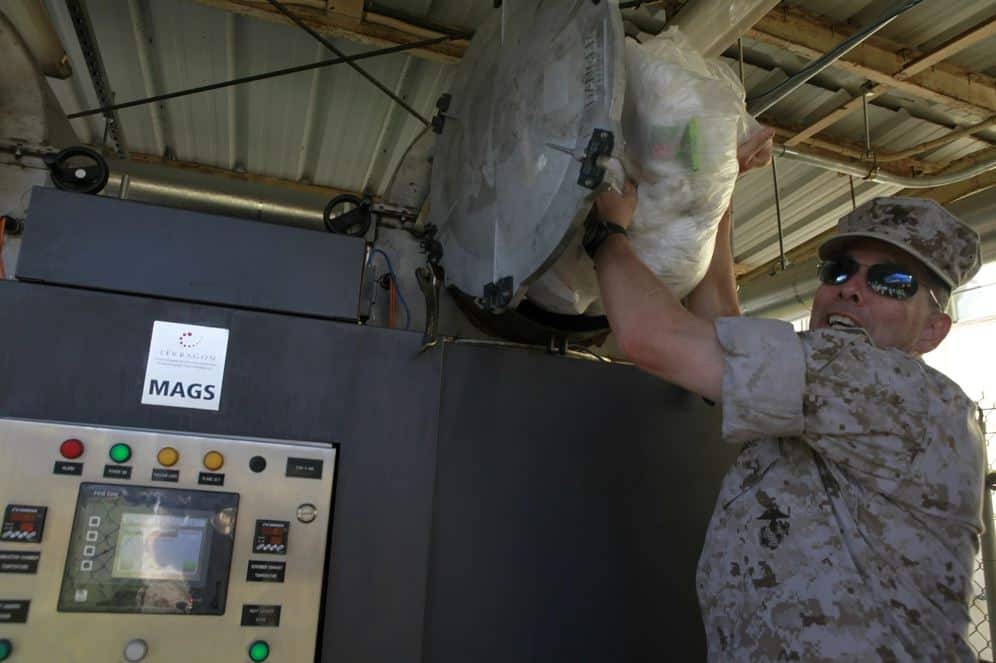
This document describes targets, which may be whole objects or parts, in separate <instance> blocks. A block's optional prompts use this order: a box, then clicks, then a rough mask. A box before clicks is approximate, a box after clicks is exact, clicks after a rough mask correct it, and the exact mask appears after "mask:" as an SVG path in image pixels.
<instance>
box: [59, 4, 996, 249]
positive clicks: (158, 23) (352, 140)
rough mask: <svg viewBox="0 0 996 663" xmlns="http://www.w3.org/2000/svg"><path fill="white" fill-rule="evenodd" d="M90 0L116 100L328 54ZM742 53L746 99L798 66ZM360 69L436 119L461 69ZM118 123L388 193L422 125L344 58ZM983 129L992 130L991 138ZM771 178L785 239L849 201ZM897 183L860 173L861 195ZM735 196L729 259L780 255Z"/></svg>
mask: <svg viewBox="0 0 996 663" xmlns="http://www.w3.org/2000/svg"><path fill="white" fill-rule="evenodd" d="M891 2H892V0H873V1H868V0H843V1H840V2H834V3H826V2H821V1H819V0H805V1H804V2H795V3H792V4H795V5H798V6H800V7H802V8H803V9H806V10H807V11H809V12H811V13H814V14H820V15H823V16H825V17H827V18H828V19H830V20H833V21H835V22H839V23H844V22H848V21H850V22H851V23H852V24H856V25H860V24H862V23H864V22H866V21H869V20H870V19H871V18H873V17H874V16H877V15H878V13H880V12H881V11H882V10H883V9H884V8H885V7H886V6H887V5H889V4H891ZM45 4H46V6H47V7H48V9H49V11H50V13H51V14H52V17H53V19H54V22H55V24H56V26H57V30H58V32H59V35H60V37H61V39H62V42H63V44H64V45H65V46H66V48H67V50H68V52H69V55H70V58H71V59H72V63H73V68H74V71H76V72H77V75H76V76H74V77H72V79H70V80H69V81H54V80H53V81H52V84H53V88H54V89H55V90H56V94H57V96H58V97H59V99H60V101H61V103H62V104H63V107H64V108H65V110H66V111H67V112H73V111H77V110H80V109H83V108H91V107H95V106H97V105H98V104H97V98H96V95H95V94H94V92H93V89H92V86H91V84H90V82H89V79H88V78H87V76H86V74H85V72H86V67H85V65H84V61H83V58H82V54H81V52H80V49H79V46H78V43H77V40H76V37H75V34H74V33H73V30H72V27H71V23H70V22H69V19H68V16H67V13H66V9H65V5H64V3H63V2H61V1H60V0H45ZM375 4H376V6H377V7H378V8H383V9H384V11H385V12H388V11H390V12H400V13H403V14H405V15H408V16H413V17H420V18H424V19H425V20H428V21H431V22H433V23H436V24H441V25H449V26H453V27H460V28H467V29H473V28H474V27H476V26H478V25H480V24H481V22H482V21H483V20H484V18H485V17H486V16H487V15H488V13H489V12H492V11H494V9H493V3H492V2H491V0H473V1H470V0H378V1H377V2H376V3H375ZM87 6H88V9H89V12H90V14H91V19H92V22H93V25H94V29H95V31H96V35H97V39H98V41H99V44H100V48H101V50H102V53H103V57H104V60H105V65H106V68H107V73H108V77H109V79H110V82H111V85H112V87H113V89H114V91H115V93H116V98H117V99H118V100H119V101H120V100H129V99H133V98H139V97H144V96H147V95H151V94H157V93H162V92H166V91H172V90H177V89H183V88H188V87H193V86H196V85H203V84H206V83H212V82H216V81H221V80H225V79H228V78H232V77H235V76H243V75H247V74H253V73H259V72H264V71H269V70H274V69H279V68H282V67H288V66H293V65H299V64H306V63H309V62H314V61H318V60H322V59H326V58H329V57H330V54H328V53H327V52H326V51H325V49H324V48H323V47H322V46H321V45H319V44H317V43H315V42H314V41H313V40H312V39H311V38H310V37H309V36H308V35H306V34H304V33H303V32H301V31H300V30H298V29H296V28H294V27H291V26H287V25H282V24H277V23H271V22H267V21H262V20H258V19H254V18H249V17H245V16H236V15H234V14H231V13H227V12H224V11H221V10H218V9H213V8H208V7H205V6H204V5H201V4H198V3H197V2H193V1H192V0H88V2H87ZM993 16H996V3H994V2H992V1H991V0H968V1H964V2H958V3H950V2H947V1H946V0H925V2H923V3H922V4H921V5H920V6H918V7H916V8H915V9H913V10H912V11H910V12H909V13H908V14H906V15H904V16H902V17H900V18H899V19H897V20H896V21H894V22H893V23H892V24H891V25H889V26H887V27H886V28H885V30H883V32H882V33H881V34H882V35H883V36H884V37H886V38H888V39H891V40H894V41H899V42H903V43H907V44H909V45H911V46H915V47H920V48H922V49H925V50H929V49H931V48H935V47H936V46H938V45H940V44H941V43H943V42H945V41H946V40H948V39H950V38H951V37H953V36H956V35H958V34H960V33H962V32H964V31H965V30H967V29H968V28H970V27H972V26H974V25H977V24H980V23H982V22H984V21H986V20H989V19H991V18H992V17H993ZM335 44H336V45H337V46H338V47H339V48H340V49H342V50H343V51H345V52H346V53H358V52H361V51H364V50H369V49H371V48H372V47H370V46H364V45H359V44H355V43H352V42H347V41H344V40H341V39H340V40H335ZM748 50H749V51H750V53H751V54H752V57H753V58H754V60H752V61H754V62H755V63H756V64H765V66H764V67H761V66H751V65H748V66H747V67H746V81H747V87H748V89H749V91H750V92H752V93H756V92H760V91H763V90H764V89H766V88H768V87H769V86H770V85H772V84H773V83H774V82H777V80H779V79H783V78H784V77H785V75H786V74H790V73H792V71H795V70H797V69H798V68H799V67H801V66H802V65H803V64H804V62H803V61H802V60H801V59H799V58H797V57H795V56H791V55H789V54H786V53H784V52H780V51H778V50H777V49H774V48H773V47H769V46H764V45H762V44H757V43H754V42H750V41H748ZM951 62H953V63H956V64H959V65H961V66H963V67H968V68H970V69H973V70H975V71H987V72H996V49H994V48H993V40H992V39H990V40H988V41H985V42H982V43H980V44H977V45H976V46H974V47H972V48H969V49H967V50H965V51H963V52H962V53H959V54H958V55H957V56H955V57H953V58H952V59H951ZM361 64H362V66H363V67H364V68H366V69H367V70H368V71H369V72H370V73H371V74H373V75H374V76H376V77H377V78H378V79H379V80H381V81H382V82H383V83H384V84H385V85H386V86H388V87H389V88H391V89H392V90H394V91H395V92H396V93H398V94H399V95H400V96H402V97H403V98H404V99H406V101H408V103H410V104H411V105H412V106H413V107H414V108H415V109H416V110H417V111H418V112H419V113H421V114H422V115H423V116H426V117H429V116H431V114H432V112H433V107H434V103H435V100H436V99H437V98H438V96H439V95H440V94H441V93H442V92H444V91H446V89H447V86H448V84H449V81H450V80H451V77H452V75H453V72H454V66H452V65H445V64H439V63H435V62H430V61H426V60H421V59H416V58H413V57H410V56H408V55H406V54H395V55H390V56H385V57H381V58H377V59H372V60H367V61H364V62H362V63H361ZM863 82H864V81H863V80H862V79H861V78H859V77H857V76H855V75H853V74H849V73H846V72H841V71H839V70H832V71H829V72H827V73H826V74H824V75H821V76H820V77H819V78H817V79H815V80H814V81H813V84H809V85H806V86H804V87H803V88H802V89H800V90H799V91H797V92H796V93H794V94H793V95H792V96H791V97H789V98H788V99H786V100H785V101H783V102H782V103H780V104H779V105H778V106H777V107H776V108H775V109H774V110H773V113H774V115H775V117H777V118H779V120H783V119H784V120H785V122H786V123H790V124H793V125H796V126H798V125H805V124H806V123H807V122H809V121H812V120H815V119H817V118H819V117H821V116H822V115H824V114H825V113H827V112H828V111H829V110H831V109H832V108H833V107H834V106H836V105H837V104H839V103H842V102H843V101H845V100H847V99H848V98H850V96H851V95H852V94H854V92H855V90H857V89H858V88H859V87H860V85H861V84H862V83H863ZM901 107H906V108H908V109H909V110H908V111H904V110H899V109H901ZM897 110H899V112H896V111H897ZM120 117H121V122H122V125H123V130H124V134H125V137H126V140H127V142H128V146H129V148H130V149H131V150H132V151H134V152H142V153H148V154H155V155H160V156H161V155H164V154H167V155H169V156H170V157H173V158H176V159H179V160H182V161H192V162H197V163H202V164H207V165H212V166H219V167H223V168H228V169H232V170H239V171H248V172H252V173H258V174H265V175H272V176H276V177H281V178H285V179H288V180H295V181H304V182H310V183H314V184H320V185H326V186H330V187H334V188H340V189H348V190H370V191H373V192H377V193H380V192H382V191H383V190H384V188H385V187H386V185H387V181H388V178H389V177H390V174H391V172H392V170H393V168H394V166H395V165H396V163H397V162H398V160H399V159H400V157H401V155H402V154H403V152H404V150H405V149H406V148H407V146H408V145H409V143H410V142H411V141H412V140H413V138H414V137H415V136H416V135H417V133H418V132H419V131H420V130H421V129H422V125H421V123H420V122H418V121H417V120H416V119H414V118H413V117H411V116H410V115H409V114H408V113H406V112H405V111H404V110H402V109H401V108H400V107H398V106H397V105H396V104H394V103H393V102H391V101H390V100H389V99H388V98H387V97H386V96H384V95H382V94H381V93H380V92H378V91H377V90H376V89H374V88H373V86H371V85H370V84H369V83H368V82H367V81H365V80H363V79H362V78H361V77H360V76H359V75H358V74H356V73H355V72H353V71H352V70H351V69H349V68H348V67H346V66H343V65H339V66H335V67H328V68H325V69H321V70H315V71H312V72H306V73H300V74H295V75H292V76H287V77H283V78H278V79H272V80H268V81H262V82H257V83H253V84H250V85H245V86H240V87H237V88H229V89H227V90H219V91H215V92H210V93H205V94H200V95H196V96H191V97H186V98H182V99H176V100H171V101H168V102H165V103H163V104H161V105H149V106H144V107H139V108H134V109H128V110H124V111H121V113H120ZM920 118H928V119H930V120H932V121H930V122H928V121H926V120H925V119H920ZM870 124H871V130H872V137H873V144H874V146H875V148H876V149H878V150H887V151H892V150H899V149H903V148H906V147H910V146H912V145H915V144H918V143H920V142H923V141H925V140H930V139H932V138H935V137H937V136H940V135H943V134H944V133H945V132H946V131H947V130H948V129H947V127H950V126H954V124H955V120H954V118H951V117H948V116H947V115H945V113H943V112H942V109H938V108H937V107H936V105H935V104H927V103H925V102H921V101H910V100H908V99H906V98H905V96H904V95H886V96H885V97H883V98H882V99H880V100H877V101H876V105H873V106H872V108H871V111H870ZM74 126H75V127H76V129H77V132H78V133H79V134H80V136H81V138H82V139H84V140H86V141H88V142H92V143H98V144H99V143H100V141H101V136H102V131H103V120H99V121H98V120H95V119H87V120H74ZM863 134H864V122H863V118H862V115H861V113H855V114H852V115H851V116H849V117H848V118H846V119H844V120H843V121H841V122H839V123H837V124H836V125H834V126H833V127H831V128H830V129H829V130H828V131H827V132H826V133H825V134H823V135H821V137H824V138H830V139H839V140H845V139H849V140H851V141H853V142H860V141H861V140H862V139H863ZM986 135H987V136H988V137H989V138H990V139H996V132H989V133H988V134H986ZM985 146H987V143H983V142H980V141H979V140H977V139H974V138H968V139H962V140H959V141H956V142H955V143H952V144H951V145H948V146H946V147H944V148H942V149H940V150H937V151H935V152H934V153H933V154H930V155H927V157H926V158H927V159H928V160H945V159H951V158H957V157H960V156H964V155H967V154H970V153H971V152H973V151H976V150H978V149H979V148H980V147H985ZM778 174H779V184H780V191H781V194H782V216H783V226H784V229H785V233H786V234H785V246H786V249H788V248H791V247H793V246H795V245H797V244H799V243H800V242H802V241H805V240H806V239H809V238H811V237H813V236H815V235H816V234H818V233H819V232H821V231H823V230H825V229H826V228H828V227H830V226H832V225H833V224H834V222H835V220H836V219H837V218H838V217H839V216H840V215H842V214H843V213H845V212H846V211H847V210H848V209H850V206H851V195H850V187H849V182H848V178H847V177H843V176H839V175H835V174H832V173H828V172H826V171H821V170H818V169H815V168H811V167H807V166H803V165H800V164H798V163H796V162H790V161H788V160H781V161H780V162H779V164H778ZM896 190H897V189H896V187H889V186H884V185H876V184H870V183H866V182H855V196H856V198H857V202H858V203H859V204H860V203H861V202H862V201H863V200H865V199H867V198H869V197H872V196H875V195H889V194H891V193H894V192H895V191H896ZM734 202H735V209H736V220H737V230H736V234H735V246H736V252H737V258H738V261H741V262H746V263H748V264H751V265H756V264H760V263H763V262H765V261H766V260H769V259H771V258H773V257H776V256H777V254H778V243H777V234H776V221H775V217H776V215H775V207H774V197H773V190H772V174H771V171H770V170H763V171H760V172H755V173H751V174H749V175H748V176H746V177H744V178H743V179H742V180H741V181H740V183H739V184H738V187H737V190H736V194H735V200H734Z"/></svg>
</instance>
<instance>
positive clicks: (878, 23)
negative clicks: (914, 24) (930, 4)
mask: <svg viewBox="0 0 996 663" xmlns="http://www.w3.org/2000/svg"><path fill="white" fill-rule="evenodd" d="M921 2H923V0H903V1H902V2H900V3H899V4H897V5H894V6H893V7H891V8H890V9H887V10H886V11H885V13H883V14H882V15H881V16H879V17H878V18H877V19H875V20H874V21H872V23H871V24H870V25H868V26H867V27H865V28H863V29H862V30H860V31H859V32H856V33H855V34H854V35H852V36H851V37H850V38H848V39H847V40H845V41H844V42H842V43H841V44H839V45H838V46H837V47H836V48H835V49H833V50H832V51H830V52H829V53H827V54H826V55H824V56H823V57H821V58H818V59H816V60H814V61H813V62H811V63H810V64H809V65H807V66H806V68H805V69H803V70H802V71H800V72H799V73H797V74H795V75H794V76H792V77H791V78H788V79H786V80H784V81H782V82H781V83H780V84H778V85H776V86H775V87H773V88H771V89H770V90H768V91H767V92H764V93H763V94H760V95H757V96H755V97H752V98H751V99H748V100H747V111H748V112H749V113H750V114H751V115H754V116H757V115H760V114H761V113H763V112H764V111H766V110H768V109H769V108H771V107H772V106H774V105H775V104H777V103H778V102H779V101H781V100H782V99H784V98H785V97H787V96H788V95H790V94H792V93H793V92H794V91H795V90H797V89H798V88H799V87H801V86H802V85H803V84H804V83H805V82H806V81H808V80H809V79H810V78H812V77H813V76H816V75H817V74H819V73H820V72H821V71H823V70H824V69H826V68H827V67H829V66H830V65H832V64H833V63H834V62H836V61H837V60H839V59H840V58H842V57H843V56H845V55H847V53H848V52H850V51H851V50H853V49H854V48H855V47H856V46H858V45H860V44H861V42H863V41H865V40H866V39H868V37H871V36H872V35H873V34H875V33H876V32H878V31H879V30H881V29H882V28H884V27H885V26H887V25H888V24H889V23H891V22H892V21H894V20H896V18H898V17H899V16H900V15H902V14H904V13H905V12H907V11H909V10H910V9H912V8H913V7H916V6H917V5H918V4H920V3H921Z"/></svg>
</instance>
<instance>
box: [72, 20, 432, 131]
mask: <svg viewBox="0 0 996 663" xmlns="http://www.w3.org/2000/svg"><path fill="white" fill-rule="evenodd" d="M450 39H451V37H433V38H432V39H425V40H422V41H415V42H412V43H410V44H401V45H399V46H390V47H388V48H378V49H377V50H373V51H366V52H364V53H357V54H356V55H349V56H346V57H341V58H332V59H331V60H321V61H320V62H313V63H311V64H302V65H299V66H297V67H287V68H286V69H277V70H275V71H268V72H266V73H263V74H253V75H251V76H242V77H241V78H233V79H231V80H228V81H221V82H219V83H209V84H208V85H200V86H198V87H191V88H187V89H186V90H177V91H176V92H167V93H166V94H158V95H156V96H154V97H146V98H144V99H135V100H134V101H125V102H122V103H120V104H112V105H110V106H101V107H100V108H91V109H90V110H85V111H79V112H78V113H73V114H71V115H67V116H66V117H67V118H69V119H70V120H72V119H75V118H77V117H86V116H88V115H98V114H100V113H106V112H108V111H115V110H120V109H122V108H132V107H133V106H142V105H145V104H151V103H155V102H157V101H165V100H166V99H176V98H177V97H186V96H188V95H191V94H197V93H199V92H210V91H211V90H217V89H219V88H225V87H231V86H233V85H242V84H244V83H253V82H255V81H262V80H265V79H267V78H276V77H277V76H287V75H288V74H296V73H298V72H301V71H310V70H311V69H318V68H320V67H330V66H332V65H336V64H345V63H348V62H353V61H355V60H365V59H368V58H375V57H378V56H381V55H389V54H391V53H401V52H404V51H410V50H412V49H415V48H422V47H424V46H432V45H433V44H438V43H441V42H444V41H449V40H450Z"/></svg>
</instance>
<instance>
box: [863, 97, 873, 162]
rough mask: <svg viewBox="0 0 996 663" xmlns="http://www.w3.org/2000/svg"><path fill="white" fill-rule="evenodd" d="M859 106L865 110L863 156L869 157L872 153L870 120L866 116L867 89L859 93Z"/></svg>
mask: <svg viewBox="0 0 996 663" xmlns="http://www.w3.org/2000/svg"><path fill="white" fill-rule="evenodd" d="M861 108H862V109H864V112H865V158H866V159H867V158H869V157H871V154H872V136H871V122H870V120H869V118H868V91H867V90H865V91H864V92H862V93H861Z"/></svg>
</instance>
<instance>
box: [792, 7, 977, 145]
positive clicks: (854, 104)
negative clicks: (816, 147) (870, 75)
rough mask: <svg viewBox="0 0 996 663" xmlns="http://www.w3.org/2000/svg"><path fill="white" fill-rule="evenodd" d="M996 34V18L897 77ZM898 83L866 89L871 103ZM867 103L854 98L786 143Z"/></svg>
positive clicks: (898, 74) (815, 131) (798, 140)
mask: <svg viewBox="0 0 996 663" xmlns="http://www.w3.org/2000/svg"><path fill="white" fill-rule="evenodd" d="M994 34H996V17H994V18H992V19H990V20H989V21H986V22H985V23H982V24H980V25H977V26H975V27H973V28H971V29H969V30H967V31H966V32H963V33H962V34H960V35H958V36H957V37H955V38H954V39H951V40H949V41H947V42H945V43H944V44H942V45H941V46H939V47H938V48H936V49H934V50H933V51H931V52H930V53H927V54H925V55H922V56H920V57H919V58H917V59H916V60H913V61H912V62H910V63H909V64H907V65H905V66H904V67H903V68H902V69H901V70H899V71H898V72H896V74H895V75H894V76H893V77H894V78H895V79H896V80H898V81H906V80H909V79H911V78H913V77H914V76H916V75H917V74H919V73H920V72H922V71H925V70H927V69H929V68H930V67H933V66H934V65H936V64H937V63H939V62H941V61H943V60H946V59H947V58H949V57H951V56H952V55H954V54H956V53H958V52H959V51H962V50H964V49H966V48H968V47H970V46H974V45H975V44H977V43H979V42H980V41H982V40H983V39H987V38H989V37H992V36H993V35H994ZM893 87H894V85H893V84H892V83H880V84H878V85H876V86H874V87H873V88H871V89H870V90H868V91H867V92H865V98H866V99H867V100H868V101H869V102H870V101H871V100H872V99H875V98H876V97H879V96H881V95H882V94H884V93H885V92H887V91H889V90H890V89H892V88H893ZM863 105H864V104H863V103H862V101H861V96H860V95H859V96H857V97H854V98H853V99H851V100H850V101H847V102H846V103H844V104H843V105H841V106H840V107H838V108H837V109H835V110H834V111H833V112H831V113H828V114H827V115H825V116H824V117H822V118H820V119H819V120H817V121H816V122H814V123H812V124H811V125H809V126H808V127H806V128H805V129H803V130H802V131H800V132H799V133H798V134H796V135H795V136H792V137H791V138H789V139H788V140H787V141H785V144H786V145H789V146H792V145H798V144H799V143H801V142H802V141H804V140H806V139H807V138H810V137H812V136H815V135H817V134H819V133H820V132H821V131H823V130H824V129H826V128H827V127H830V126H831V125H833V124H836V123H837V122H839V121H840V120H842V119H843V118H845V117H847V116H848V115H850V114H851V113H853V112H855V111H857V110H858V109H860V108H861V107H862V106H863Z"/></svg>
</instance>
